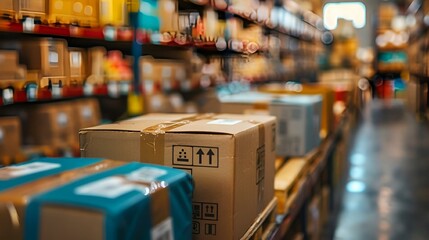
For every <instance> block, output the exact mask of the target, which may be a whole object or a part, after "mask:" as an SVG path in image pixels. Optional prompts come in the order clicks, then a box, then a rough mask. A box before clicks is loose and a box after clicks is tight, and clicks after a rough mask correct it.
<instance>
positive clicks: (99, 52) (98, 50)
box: [86, 47, 107, 85]
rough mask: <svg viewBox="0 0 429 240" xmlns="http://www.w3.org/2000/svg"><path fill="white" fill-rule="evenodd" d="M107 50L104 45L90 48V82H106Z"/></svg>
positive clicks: (88, 80)
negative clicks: (105, 62)
mask: <svg viewBox="0 0 429 240" xmlns="http://www.w3.org/2000/svg"><path fill="white" fill-rule="evenodd" d="M106 55H107V51H106V49H105V48H104V47H93V48H89V49H88V62H87V63H88V78H87V81H86V82H87V83H89V84H95V85H97V84H103V83H104V68H103V66H104V58H105V56H106Z"/></svg>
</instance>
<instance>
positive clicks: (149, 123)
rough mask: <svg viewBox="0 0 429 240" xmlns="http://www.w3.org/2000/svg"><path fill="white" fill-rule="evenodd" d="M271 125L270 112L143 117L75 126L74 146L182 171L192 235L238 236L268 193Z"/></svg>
mask: <svg viewBox="0 0 429 240" xmlns="http://www.w3.org/2000/svg"><path fill="white" fill-rule="evenodd" d="M170 116H173V117H174V116H176V118H170ZM166 118H170V119H169V120H167V121H166V120H165V119H166ZM275 125H276V123H275V118H274V117H270V116H250V115H249V116H245V115H232V114H220V115H213V114H206V115H189V117H185V118H183V114H180V115H165V114H164V115H163V114H149V115H147V116H142V117H139V118H137V120H128V121H122V122H118V123H114V124H108V125H101V126H97V127H93V128H87V129H83V130H81V131H80V148H81V155H82V156H83V157H96V156H105V157H107V156H108V157H109V158H112V159H119V160H126V161H141V162H148V163H154V164H162V165H167V166H172V167H175V168H179V169H183V170H185V171H188V172H189V173H191V174H192V176H193V178H194V179H195V193H194V196H193V221H194V222H193V227H194V228H193V234H194V239H239V238H240V237H241V236H243V234H244V233H245V232H246V231H247V229H248V228H249V227H250V226H251V225H252V223H253V221H254V220H255V218H256V217H257V216H258V214H259V213H260V212H261V211H262V210H263V209H264V208H265V207H266V206H267V205H268V203H269V202H270V201H271V200H272V198H273V196H274V189H273V185H274V158H275V152H274V150H275V143H274V141H275V134H274V132H275Z"/></svg>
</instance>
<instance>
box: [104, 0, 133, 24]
mask: <svg viewBox="0 0 429 240" xmlns="http://www.w3.org/2000/svg"><path fill="white" fill-rule="evenodd" d="M128 18H129V17H128V8H127V0H100V25H102V26H106V25H112V26H118V27H121V26H126V25H128V20H129V19H128Z"/></svg>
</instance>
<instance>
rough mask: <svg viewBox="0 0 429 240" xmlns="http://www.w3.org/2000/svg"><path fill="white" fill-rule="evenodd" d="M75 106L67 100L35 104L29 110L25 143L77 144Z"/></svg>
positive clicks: (54, 145) (65, 145)
mask: <svg viewBox="0 0 429 240" xmlns="http://www.w3.org/2000/svg"><path fill="white" fill-rule="evenodd" d="M77 118H78V117H77V116H76V115H75V110H74V106H73V105H71V104H70V103H67V102H58V103H48V104H40V105H35V106H34V107H33V108H31V109H30V110H29V111H28V121H27V123H26V124H25V128H24V131H25V136H26V138H25V140H24V143H25V144H29V145H48V146H51V147H54V148H64V147H69V146H72V145H74V144H77V141H78V131H77V130H76V119H77Z"/></svg>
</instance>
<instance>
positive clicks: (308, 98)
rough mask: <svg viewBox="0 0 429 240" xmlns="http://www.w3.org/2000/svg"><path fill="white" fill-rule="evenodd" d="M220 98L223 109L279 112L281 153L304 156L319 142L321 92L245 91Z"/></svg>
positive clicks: (279, 147)
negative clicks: (275, 92)
mask: <svg viewBox="0 0 429 240" xmlns="http://www.w3.org/2000/svg"><path fill="white" fill-rule="evenodd" d="M220 101H221V111H222V112H224V113H251V114H257V115H261V114H270V115H272V116H276V117H277V126H278V127H277V134H276V138H277V141H276V143H277V148H276V153H277V155H278V156H303V155H305V154H307V153H308V152H310V151H311V150H312V149H314V148H315V147H317V146H319V144H320V137H319V132H320V114H321V104H322V99H321V97H320V96H317V95H315V96H313V95H284V94H269V93H260V92H245V93H241V94H235V95H229V96H225V97H222V98H221V100H220ZM267 110H268V111H267Z"/></svg>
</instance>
